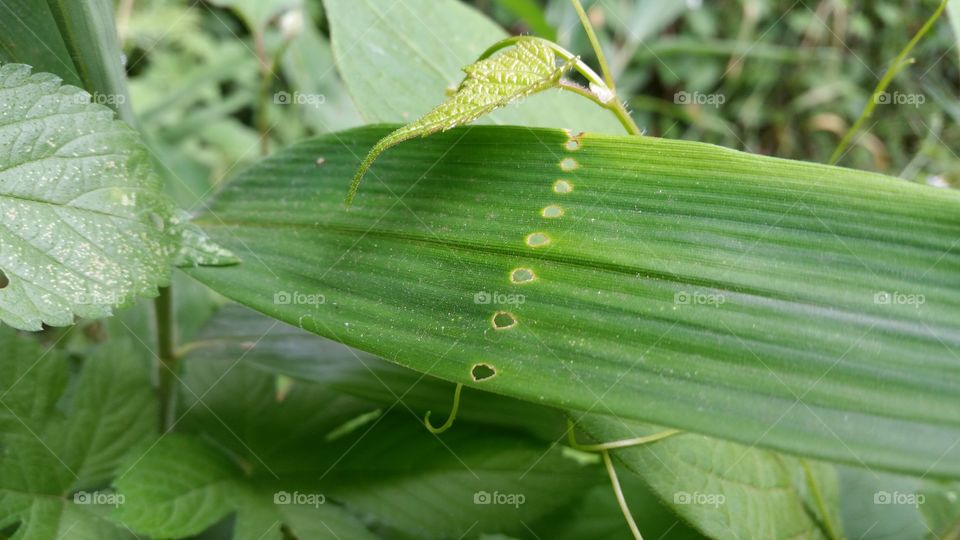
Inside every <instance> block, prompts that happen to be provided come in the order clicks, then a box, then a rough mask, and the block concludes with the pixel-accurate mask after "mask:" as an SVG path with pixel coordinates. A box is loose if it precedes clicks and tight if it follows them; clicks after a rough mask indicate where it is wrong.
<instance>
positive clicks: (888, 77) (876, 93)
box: [828, 0, 948, 165]
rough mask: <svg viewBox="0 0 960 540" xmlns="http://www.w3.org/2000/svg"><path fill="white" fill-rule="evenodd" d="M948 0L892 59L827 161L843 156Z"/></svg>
mask: <svg viewBox="0 0 960 540" xmlns="http://www.w3.org/2000/svg"><path fill="white" fill-rule="evenodd" d="M947 2H948V0H943V1H942V2H940V7H938V8H937V10H936V11H934V12H933V15H931V16H930V18H929V19H927V22H925V23H923V26H922V27H920V30H918V31H917V33H916V34H915V35H914V36H913V39H911V40H910V41H909V42H908V43H907V46H906V47H904V48H903V50H902V51H900V54H898V55H897V57H896V59H894V61H893V64H892V65H891V66H890V68H889V69H887V72H886V73H884V74H883V77H882V78H881V79H880V82H879V83H877V87H876V88H875V89H874V90H873V94H871V95H870V100H869V101H867V106H866V107H864V109H863V112H862V113H860V117H859V118H857V121H856V122H854V124H853V125H852V126H850V129H848V130H847V132H846V133H844V135H843V138H842V139H840V142H839V143H838V144H837V148H836V149H835V150H834V151H833V154H831V155H830V159H829V161H828V163H829V164H830V165H834V164H835V163H836V162H837V161H839V160H840V158H841V157H842V156H843V153H844V151H846V149H847V147H848V146H850V141H851V140H852V139H853V136H854V135H856V134H857V132H859V131H860V128H861V127H863V123H864V122H866V121H867V119H868V118H870V116H871V115H872V114H873V110H874V109H875V108H876V106H877V101H878V99H879V97H880V95H881V94H883V92H884V91H885V90H886V89H887V87H888V86H890V83H891V82H893V78H894V77H896V76H897V74H898V73H900V71H902V70H903V68H904V67H906V62H905V59H906V57H907V55H908V54H910V51H912V50H913V47H914V46H915V45H916V44H917V43H918V42H919V41H920V40H921V39H923V36H925V35H926V34H927V32H929V31H930V28H932V27H933V24H934V23H935V22H937V19H939V18H940V15H941V14H942V13H943V10H944V9H945V8H946V7H947Z"/></svg>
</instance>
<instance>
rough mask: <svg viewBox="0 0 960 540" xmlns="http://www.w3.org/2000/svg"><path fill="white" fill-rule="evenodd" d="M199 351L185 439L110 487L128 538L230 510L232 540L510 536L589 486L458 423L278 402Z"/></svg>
mask: <svg viewBox="0 0 960 540" xmlns="http://www.w3.org/2000/svg"><path fill="white" fill-rule="evenodd" d="M314 339H316V338H314ZM210 353H211V351H207V352H206V354H205V355H204V356H203V360H197V359H189V360H188V363H187V372H186V374H185V376H184V383H185V386H184V392H183V395H184V400H183V404H182V405H183V406H182V409H181V417H182V422H181V428H182V429H183V430H184V432H185V433H184V434H180V435H176V436H168V437H165V438H163V439H161V440H160V442H159V443H158V444H157V445H156V447H155V448H153V449H151V450H150V451H149V452H147V453H146V454H144V456H142V457H140V458H139V459H138V460H136V462H135V463H133V465H132V466H131V468H130V471H129V473H127V474H125V475H124V476H122V477H121V478H119V479H118V480H117V482H116V484H117V486H118V487H119V489H120V492H121V493H123V494H124V495H126V497H127V503H126V504H124V505H123V506H122V507H121V508H120V509H119V511H118V513H117V518H118V519H120V520H122V521H123V523H125V524H127V525H128V526H130V527H131V528H132V529H133V530H135V531H137V532H140V533H144V534H151V535H155V536H165V537H169V536H183V535H189V534H196V533H198V532H200V531H202V530H204V529H206V528H207V527H209V526H211V525H213V524H214V523H216V522H217V521H219V520H221V519H223V518H224V517H225V516H227V515H228V514H230V513H234V512H235V514H236V518H235V525H234V538H280V537H281V536H282V530H281V529H283V530H286V531H289V532H292V533H293V534H295V535H297V536H299V537H307V538H314V537H315V538H327V537H329V538H337V537H340V538H368V537H374V536H373V533H374V532H377V534H387V535H388V536H390V535H401V536H402V535H408V536H410V537H420V538H441V537H451V536H452V537H460V536H462V535H467V536H470V535H469V534H468V533H471V530H472V529H473V528H474V527H476V529H475V532H474V533H473V534H477V533H479V531H488V532H489V531H496V530H502V531H503V532H510V533H520V532H521V531H523V526H522V522H529V523H533V522H534V521H535V520H537V519H538V518H539V517H542V516H545V515H546V514H548V513H550V512H551V511H554V510H556V509H558V508H560V507H562V506H564V505H565V504H569V503H570V502H572V501H573V500H574V499H575V498H576V497H578V496H579V494H580V491H581V490H582V489H583V488H585V487H587V486H588V485H591V484H596V480H597V479H598V478H601V477H600V476H599V470H598V469H597V468H595V467H593V468H585V467H584V466H581V465H579V464H577V463H576V462H574V461H572V460H569V459H567V458H564V457H563V456H562V455H561V451H560V449H559V448H553V449H551V448H550V445H548V444H546V443H544V442H541V441H537V440H536V439H534V438H531V437H529V436H524V435H521V434H519V433H517V432H512V433H511V432H510V431H502V430H501V431H494V432H491V431H490V430H489V429H481V428H479V427H478V426H476V425H471V424H464V425H463V426H462V428H463V429H458V430H456V431H455V432H451V433H449V434H447V435H445V436H444V437H443V438H442V439H441V438H437V437H436V436H434V435H432V434H430V433H429V432H427V431H426V430H425V429H424V428H423V426H422V424H421V423H420V421H419V418H418V417H416V416H414V415H411V414H410V413H409V411H407V410H403V409H400V408H394V407H384V406H382V405H380V404H376V403H373V402H371V401H366V400H360V399H357V398H353V397H350V396H347V395H344V394H341V393H337V392H334V391H330V389H329V388H326V387H324V386H322V385H318V384H315V383H306V382H302V381H301V382H296V383H294V384H293V385H292V387H290V388H289V389H288V390H287V391H285V392H284V393H283V394H282V395H278V393H277V387H276V384H275V383H276V378H275V377H274V376H272V375H270V374H268V373H265V372H264V371H262V370H261V369H257V368H254V367H252V366H251V365H249V364H246V363H245V362H242V361H241V360H239V359H237V358H235V357H233V356H226V357H224V356H220V355H219V354H210ZM198 358H199V357H198ZM371 413H372V414H371ZM487 494H489V496H490V497H491V499H490V500H489V501H488V500H487V499H485V498H484V497H486V496H487ZM497 494H503V495H504V497H506V498H498V497H499V495H497ZM508 503H509V504H508ZM357 516H362V517H363V521H362V522H361V520H360V518H359V517H357ZM391 531H392V532H391Z"/></svg>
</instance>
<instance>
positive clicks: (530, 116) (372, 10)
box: [323, 0, 623, 133]
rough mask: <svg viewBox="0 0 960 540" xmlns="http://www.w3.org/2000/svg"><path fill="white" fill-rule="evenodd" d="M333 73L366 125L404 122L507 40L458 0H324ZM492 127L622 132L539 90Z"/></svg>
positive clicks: (576, 103)
mask: <svg viewBox="0 0 960 540" xmlns="http://www.w3.org/2000/svg"><path fill="white" fill-rule="evenodd" d="M323 3H324V6H325V7H326V14H327V17H328V18H329V20H330V33H331V36H330V37H331V40H332V43H333V54H334V57H335V58H336V61H337V67H338V68H339V70H340V74H341V76H342V77H343V80H344V82H345V83H346V85H347V89H348V90H349V91H350V95H351V96H352V97H353V101H354V103H355V104H356V105H357V109H358V110H359V111H360V115H361V116H362V117H363V118H364V120H366V121H367V122H368V123H382V122H391V123H402V124H406V123H408V122H410V121H411V120H413V119H415V118H419V117H420V116H422V115H424V114H426V113H427V112H428V111H430V110H431V109H433V108H434V107H436V105H437V104H438V103H441V102H443V100H444V99H445V98H446V90H447V89H449V88H456V86H457V85H458V84H459V83H460V81H461V79H462V71H461V70H462V68H463V67H464V66H468V65H470V64H472V63H473V62H475V61H476V60H477V58H478V57H479V56H480V54H481V53H483V52H484V51H485V50H486V49H487V47H489V46H490V45H492V44H494V43H496V42H497V41H500V40H502V39H504V38H506V37H508V36H507V33H506V32H504V30H503V29H502V28H500V27H499V26H497V25H496V24H495V23H494V22H493V21H491V20H489V19H488V18H487V17H486V16H484V15H483V14H481V13H479V12H477V11H476V10H475V9H473V8H472V7H469V6H467V5H465V4H464V3H463V2H459V1H457V0H404V1H403V2H393V1H392V0H360V1H357V0H324V2H323ZM485 120H486V121H488V122H491V123H495V124H517V125H525V126H541V127H555V128H569V129H572V130H574V131H577V132H579V131H599V132H607V133H621V132H622V131H623V128H622V127H621V126H620V123H619V122H618V121H617V120H616V119H615V118H614V117H613V115H611V114H609V113H607V112H606V111H603V110H602V109H600V108H599V107H597V106H596V105H595V104H593V103H590V102H589V101H587V100H585V99H583V98H582V97H581V96H577V95H575V94H573V93H570V92H560V91H557V92H545V93H542V94H538V95H535V96H530V97H529V98H528V99H525V100H524V101H523V103H518V104H517V105H515V106H513V107H510V108H508V109H504V110H501V111H499V112H497V113H494V114H492V115H490V116H489V117H486V119H485Z"/></svg>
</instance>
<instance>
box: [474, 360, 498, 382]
mask: <svg viewBox="0 0 960 540" xmlns="http://www.w3.org/2000/svg"><path fill="white" fill-rule="evenodd" d="M496 376H497V368H495V367H493V366H491V365H490V364H483V363H481V364H474V365H473V368H471V369H470V378H472V379H473V381H474V382H482V381H486V380H488V379H492V378H494V377H496Z"/></svg>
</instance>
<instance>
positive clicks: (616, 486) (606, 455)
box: [603, 450, 643, 540]
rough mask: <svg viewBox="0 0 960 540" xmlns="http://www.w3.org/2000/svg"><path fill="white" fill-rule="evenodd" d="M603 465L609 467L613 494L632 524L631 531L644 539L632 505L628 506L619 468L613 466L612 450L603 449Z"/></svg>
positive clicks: (628, 523)
mask: <svg viewBox="0 0 960 540" xmlns="http://www.w3.org/2000/svg"><path fill="white" fill-rule="evenodd" d="M603 465H604V466H605V467H606V468H607V475H608V476H609V477H610V484H611V485H612V486H613V494H614V495H615V496H616V497H617V504H619V505H620V510H621V511H622V512H623V517H624V518H626V520H627V525H629V526H630V532H632V533H633V537H634V538H635V539H636V540H643V535H641V534H640V528H639V527H637V522H636V521H634V520H633V514H631V513H630V507H629V506H627V499H626V498H625V497H624V496H623V489H621V488H620V479H619V478H618V477H617V469H615V468H614V467H613V461H612V460H611V459H610V452H608V451H606V450H604V451H603Z"/></svg>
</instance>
